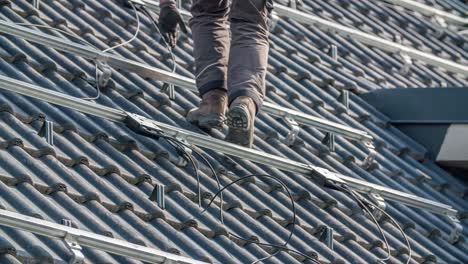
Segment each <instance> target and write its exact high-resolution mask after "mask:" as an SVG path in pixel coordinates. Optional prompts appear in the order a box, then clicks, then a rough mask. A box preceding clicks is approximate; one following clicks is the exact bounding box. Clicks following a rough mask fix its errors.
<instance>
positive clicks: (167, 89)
mask: <svg viewBox="0 0 468 264" xmlns="http://www.w3.org/2000/svg"><path fill="white" fill-rule="evenodd" d="M161 92H163V93H165V94H167V95H168V96H169V99H171V100H175V88H174V85H173V84H170V83H164V84H163V86H162V87H161Z"/></svg>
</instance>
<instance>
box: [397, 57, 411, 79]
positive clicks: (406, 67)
mask: <svg viewBox="0 0 468 264" xmlns="http://www.w3.org/2000/svg"><path fill="white" fill-rule="evenodd" d="M398 55H400V57H401V58H402V59H403V65H402V66H401V68H400V73H401V74H403V75H406V74H408V73H409V72H410V70H411V66H412V65H413V60H412V59H411V57H410V56H409V55H408V54H406V53H404V52H402V51H400V52H398Z"/></svg>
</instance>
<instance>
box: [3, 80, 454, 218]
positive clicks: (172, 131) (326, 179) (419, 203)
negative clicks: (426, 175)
mask: <svg viewBox="0 0 468 264" xmlns="http://www.w3.org/2000/svg"><path fill="white" fill-rule="evenodd" d="M0 89H4V90H8V91H11V92H15V93H19V94H22V95H25V96H30V97H34V98H37V99H40V100H44V101H47V102H49V103H53V104H57V105H60V106H64V107H68V108H71V109H74V110H77V111H80V112H83V113H85V114H90V115H94V116H97V117H100V118H105V119H108V120H111V121H114V122H128V121H129V120H132V121H134V122H138V124H139V125H141V126H143V127H145V128H147V129H152V130H157V131H163V132H164V134H165V135H167V136H170V137H175V138H180V139H183V140H185V141H187V142H188V143H190V144H194V145H197V146H199V147H203V148H208V149H212V150H214V151H217V152H220V153H224V154H227V155H232V156H236V157H239V158H242V159H247V160H250V161H252V162H256V163H260V164H264V165H268V166H272V167H274V168H278V169H281V170H284V171H290V172H296V173H301V174H304V175H307V176H309V177H310V178H311V179H312V180H316V181H319V183H320V184H326V183H330V182H331V183H346V184H347V185H348V186H350V187H351V188H353V189H355V190H356V191H359V192H363V193H376V194H379V195H380V196H382V197H383V198H384V199H386V200H391V201H395V202H398V203H401V204H405V205H408V206H411V207H415V208H420V209H424V210H427V211H430V212H433V213H436V214H441V215H445V216H456V215H457V210H455V209H454V208H452V207H451V206H450V205H446V204H442V203H439V202H435V201H432V200H429V199H425V198H422V197H419V196H416V195H413V194H409V193H405V192H402V191H397V190H394V189H391V188H388V187H384V186H380V185H377V184H373V183H369V182H367V181H364V180H360V179H356V178H352V177H349V176H345V175H342V174H339V173H336V172H332V171H329V170H327V169H324V168H320V167H316V166H313V165H311V164H305V163H300V162H297V161H293V160H290V159H287V158H283V157H279V156H275V155H271V154H268V153H265V152H262V151H258V150H254V149H250V148H245V147H241V146H238V145H235V144H231V143H228V142H225V141H223V140H219V139H215V138H212V137H210V136H206V135H201V134H198V133H194V132H191V131H188V130H185V129H181V128H178V127H174V126H171V125H168V124H164V123H161V122H158V121H155V120H152V119H149V118H146V117H143V116H140V115H136V114H133V113H129V112H125V111H122V110H117V109H113V108H110V107H107V106H102V105H98V104H95V103H91V102H88V101H85V100H82V99H79V98H76V97H73V96H69V95H66V94H62V93H58V92H54V91H51V90H50V89H46V88H42V87H39V86H37V85H34V84H29V83H26V82H22V81H18V80H15V79H12V78H9V77H6V76H0Z"/></svg>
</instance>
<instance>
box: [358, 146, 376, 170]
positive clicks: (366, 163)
mask: <svg viewBox="0 0 468 264" xmlns="http://www.w3.org/2000/svg"><path fill="white" fill-rule="evenodd" d="M363 143H364V146H366V148H367V149H368V150H369V155H367V157H366V158H365V159H364V160H363V161H362V162H361V168H363V169H365V170H368V169H369V168H370V166H371V165H372V163H374V161H375V159H376V157H377V151H375V146H374V143H372V141H364V142H363Z"/></svg>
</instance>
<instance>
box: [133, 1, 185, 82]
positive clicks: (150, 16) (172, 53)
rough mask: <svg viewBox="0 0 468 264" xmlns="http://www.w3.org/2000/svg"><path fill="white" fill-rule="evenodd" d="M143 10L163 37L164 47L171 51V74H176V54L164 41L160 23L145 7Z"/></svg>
mask: <svg viewBox="0 0 468 264" xmlns="http://www.w3.org/2000/svg"><path fill="white" fill-rule="evenodd" d="M141 9H142V10H143V13H144V14H145V15H146V16H147V17H148V18H149V19H150V21H151V24H152V25H153V27H154V28H155V29H156V31H157V33H158V34H159V35H161V38H162V41H163V43H164V45H165V46H166V48H167V50H168V51H169V53H170V55H171V60H172V71H171V72H172V73H175V72H176V70H177V62H176V59H175V55H174V52H173V50H172V48H171V46H170V45H169V43H167V41H166V40H165V39H164V37H162V34H161V30H160V28H159V26H158V23H157V22H156V19H155V18H154V17H153V16H152V15H151V13H150V12H149V11H148V9H147V8H146V7H145V6H142V7H141Z"/></svg>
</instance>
